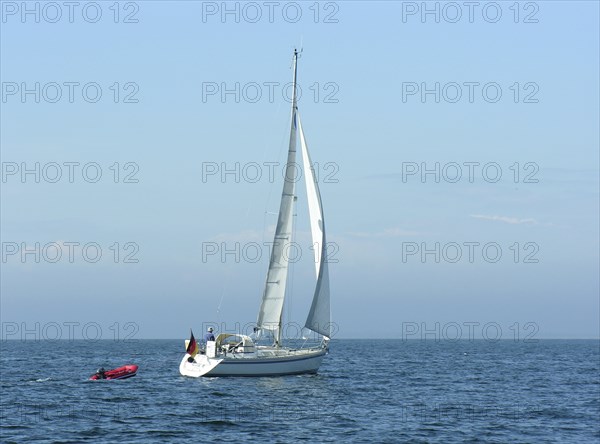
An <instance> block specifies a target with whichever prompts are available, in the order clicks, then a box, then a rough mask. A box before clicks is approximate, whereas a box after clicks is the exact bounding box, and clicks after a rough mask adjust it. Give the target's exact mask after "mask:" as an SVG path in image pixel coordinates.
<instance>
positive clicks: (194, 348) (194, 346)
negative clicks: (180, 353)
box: [185, 329, 198, 358]
mask: <svg viewBox="0 0 600 444" xmlns="http://www.w3.org/2000/svg"><path fill="white" fill-rule="evenodd" d="M190 333H191V337H190V343H189V344H188V346H187V349H186V350H185V351H186V352H187V353H188V354H189V355H190V356H191V357H192V358H193V357H194V356H196V355H197V354H198V343H197V342H196V338H194V332H192V330H191V329H190Z"/></svg>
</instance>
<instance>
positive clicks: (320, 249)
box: [297, 115, 331, 337]
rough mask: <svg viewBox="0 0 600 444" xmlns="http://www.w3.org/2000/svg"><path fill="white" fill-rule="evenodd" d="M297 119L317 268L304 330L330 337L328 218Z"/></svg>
mask: <svg viewBox="0 0 600 444" xmlns="http://www.w3.org/2000/svg"><path fill="white" fill-rule="evenodd" d="M297 118H298V130H299V132H300V146H301V151H302V163H303V170H304V182H305V183H306V196H307V200H308V212H309V215H310V231H311V234H312V242H313V249H314V254H315V269H316V274H317V284H316V287H315V294H314V296H313V301H312V305H311V307H310V311H309V313H308V318H307V319H306V324H305V327H306V328H309V329H310V330H312V331H315V332H317V333H320V334H322V335H323V336H327V337H330V336H331V308H330V301H329V268H328V266H327V242H326V240H325V219H324V218H323V206H322V204H321V193H320V192H319V184H318V183H317V179H316V177H315V175H314V172H313V170H312V168H311V165H312V164H311V161H310V155H309V154H308V147H307V145H306V139H305V138H304V131H303V130H302V122H301V121H300V115H298V116H297Z"/></svg>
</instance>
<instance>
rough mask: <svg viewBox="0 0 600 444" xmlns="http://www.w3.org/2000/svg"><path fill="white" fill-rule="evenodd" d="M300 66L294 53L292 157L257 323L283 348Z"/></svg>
mask: <svg viewBox="0 0 600 444" xmlns="http://www.w3.org/2000/svg"><path fill="white" fill-rule="evenodd" d="M297 62H298V51H297V50H296V49H294V60H293V70H294V78H293V83H292V86H293V92H292V111H291V125H290V142H289V148H288V157H287V164H286V168H285V178H284V182H283V191H282V193H281V203H280V205H279V216H278V219H277V227H276V229H275V237H274V239H273V248H272V250H271V257H270V260H269V270H268V271H267V280H266V282H265V289H264V292H263V298H262V303H261V306H260V309H259V312H258V320H257V322H256V324H257V326H258V328H260V329H263V330H270V331H272V332H273V333H274V335H275V341H276V344H278V345H279V344H280V340H281V327H282V325H281V321H282V315H283V303H284V299H285V289H286V283H287V277H288V266H289V257H288V255H289V245H290V243H291V242H292V228H293V213H294V200H295V194H296V193H295V185H296V184H295V182H296V177H295V176H296V138H297V137H296V133H297V111H298V104H297V94H296V90H297V87H296V77H297Z"/></svg>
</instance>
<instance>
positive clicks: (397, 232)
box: [348, 227, 420, 239]
mask: <svg viewBox="0 0 600 444" xmlns="http://www.w3.org/2000/svg"><path fill="white" fill-rule="evenodd" d="M348 234H349V235H350V236H354V237H362V238H369V239H373V238H392V237H407V236H417V235H419V234H420V233H419V232H418V231H410V230H403V229H402V228H398V227H394V228H386V229H385V230H383V231H375V232H366V231H353V232H350V233H348Z"/></svg>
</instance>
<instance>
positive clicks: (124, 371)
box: [90, 364, 138, 380]
mask: <svg viewBox="0 0 600 444" xmlns="http://www.w3.org/2000/svg"><path fill="white" fill-rule="evenodd" d="M137 371H138V366H137V365H134V364H129V365H124V366H123V367H119V368H115V369H112V370H104V369H103V368H101V369H98V371H97V372H96V373H94V374H93V375H92V376H90V379H93V380H96V379H125V378H131V377H132V376H135V375H136V373H137Z"/></svg>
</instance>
